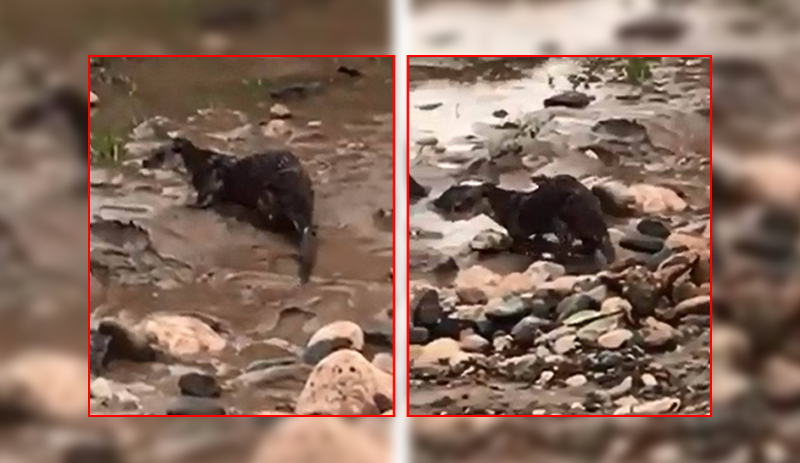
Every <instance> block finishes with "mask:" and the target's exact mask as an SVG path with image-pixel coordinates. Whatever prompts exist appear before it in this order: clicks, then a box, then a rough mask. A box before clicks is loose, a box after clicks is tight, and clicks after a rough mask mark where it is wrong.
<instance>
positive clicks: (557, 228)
mask: <svg viewBox="0 0 800 463" xmlns="http://www.w3.org/2000/svg"><path fill="white" fill-rule="evenodd" d="M553 229H554V232H555V234H556V238H558V248H557V250H556V255H557V257H558V259H559V260H562V259H566V258H568V257H569V255H570V252H571V251H572V242H573V241H574V237H573V236H572V233H571V232H570V230H569V226H567V224H566V223H565V222H563V221H561V220H559V219H555V220H553Z"/></svg>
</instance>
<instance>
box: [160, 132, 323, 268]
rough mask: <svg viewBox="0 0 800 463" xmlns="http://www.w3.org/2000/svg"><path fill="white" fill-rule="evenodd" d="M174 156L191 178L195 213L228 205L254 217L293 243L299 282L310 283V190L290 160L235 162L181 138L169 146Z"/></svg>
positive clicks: (273, 156) (269, 157) (276, 154)
mask: <svg viewBox="0 0 800 463" xmlns="http://www.w3.org/2000/svg"><path fill="white" fill-rule="evenodd" d="M173 150H174V151H175V152H177V153H180V155H181V157H182V158H183V162H184V164H185V165H186V169H187V170H188V171H189V173H190V174H191V182H192V186H194V188H195V190H196V191H197V204H196V205H197V207H210V206H212V205H215V204H220V203H232V204H238V205H240V206H243V207H245V208H247V209H248V210H251V211H255V212H256V213H257V216H258V219H259V221H260V222H261V224H263V225H265V226H267V227H268V228H270V229H272V230H275V231H279V232H284V233H287V234H288V235H289V236H291V237H292V238H293V239H294V240H295V241H296V242H297V244H298V246H299V251H300V259H299V261H300V280H301V282H302V283H306V282H308V280H309V278H310V276H311V271H312V269H313V267H314V264H315V263H316V255H317V237H316V227H315V226H314V224H313V216H314V189H313V187H312V184H311V178H310V177H309V175H308V172H306V170H305V168H304V167H303V164H302V163H301V162H300V160H299V159H298V158H297V157H296V156H295V155H294V154H292V153H291V152H289V151H286V150H272V151H266V152H263V153H258V154H254V155H251V156H247V157H245V158H241V159H237V158H234V157H232V156H227V155H224V154H220V153H216V152H214V151H211V150H204V149H201V148H198V147H197V146H195V145H194V144H192V142H190V141H189V140H186V139H184V138H176V139H174V140H173Z"/></svg>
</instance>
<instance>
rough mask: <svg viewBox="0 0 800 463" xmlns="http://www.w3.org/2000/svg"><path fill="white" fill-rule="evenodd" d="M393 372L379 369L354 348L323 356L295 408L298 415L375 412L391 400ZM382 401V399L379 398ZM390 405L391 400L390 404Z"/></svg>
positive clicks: (380, 411) (373, 413) (370, 413)
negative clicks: (391, 373)
mask: <svg viewBox="0 0 800 463" xmlns="http://www.w3.org/2000/svg"><path fill="white" fill-rule="evenodd" d="M393 386H394V384H393V380H392V375H390V374H388V373H386V372H384V371H382V370H379V369H378V368H376V367H375V366H373V365H372V364H371V363H369V362H368V361H367V359H365V358H364V356H363V355H361V354H360V353H358V352H356V351H353V350H340V351H337V352H334V353H333V354H331V355H329V356H327V357H325V359H323V360H322V361H321V362H320V363H319V364H317V366H316V367H315V368H314V370H313V371H312V372H311V375H310V376H309V378H308V381H306V384H305V387H304V388H303V391H302V392H301V393H300V397H299V398H298V399H297V407H296V410H295V412H296V413H297V414H298V415H312V414H314V415H377V414H379V413H382V412H383V411H385V410H383V409H382V407H386V406H387V404H386V403H385V401H388V402H393V401H394V387H393ZM380 401H384V402H380ZM389 405H391V404H389Z"/></svg>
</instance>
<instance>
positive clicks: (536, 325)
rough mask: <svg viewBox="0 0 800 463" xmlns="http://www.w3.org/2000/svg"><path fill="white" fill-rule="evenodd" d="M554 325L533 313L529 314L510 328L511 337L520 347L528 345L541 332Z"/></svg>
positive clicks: (530, 344) (531, 343)
mask: <svg viewBox="0 0 800 463" xmlns="http://www.w3.org/2000/svg"><path fill="white" fill-rule="evenodd" d="M553 327H554V323H553V322H551V321H550V320H545V319H542V318H539V317H536V316H533V315H529V316H527V317H525V318H523V319H522V320H520V321H519V323H517V324H516V325H514V328H512V329H511V337H512V338H513V339H514V342H515V343H516V344H517V345H519V346H521V347H530V346H532V345H533V343H534V342H535V341H536V339H537V338H538V337H539V336H541V335H542V333H543V332H545V331H549V330H551V329H552V328H553Z"/></svg>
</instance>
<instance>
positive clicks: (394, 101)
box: [86, 55, 397, 418]
mask: <svg viewBox="0 0 800 463" xmlns="http://www.w3.org/2000/svg"><path fill="white" fill-rule="evenodd" d="M92 58H392V207H393V211H394V210H395V209H396V208H397V194H396V193H395V188H396V185H397V180H396V173H397V172H396V168H395V164H396V160H397V157H396V154H397V111H396V110H397V58H396V56H395V55H88V56H87V58H86V73H87V75H86V88H87V102H86V105H87V118H88V120H89V122H88V127H89V128H88V131H87V134H86V137H87V139H88V140H89V141H90V142H91V139H90V136H91V133H92V127H91V125H92V117H91V101H90V100H91V93H89V92H91V90H92V84H91V77H92V66H91V62H92ZM91 149H92V148H91V143H89V151H88V153H87V156H88V158H87V165H91ZM87 168H88V167H87ZM87 179H89V175H87ZM86 188H87V191H86V193H87V198H88V199H87V205H88V209H87V211H91V179H89V180H87V183H86ZM392 216H393V217H394V214H392ZM91 220H92V218H91V213H89V214H87V219H86V231H87V233H86V241H87V257H86V259H87V281H88V283H87V291H86V292H87V294H88V298H87V300H88V301H89V302H88V304H87V311H88V317H87V333H86V337H87V360H88V359H89V356H90V355H91V352H90V351H91V338H90V330H91V281H92V279H91V265H90V260H91V248H92V244H91V232H89V228H90V226H91ZM396 231H397V226H396V223H395V226H393V227H392V388H393V389H392V391H393V394H394V396H395V397H396V396H397V391H396V389H397V378H396V376H395V371H396V370H397V361H396V358H395V354H396V351H395V349H396V346H395V344H396V341H397V339H396V336H397V332H396V329H397V315H396V313H397V303H396V297H397V292H396V291H397V284H396V281H395V278H396V275H397V271H396V270H397V269H396V262H395V259H396V244H397V241H396V239H397V233H396ZM87 379H88V387H87V391H86V394H87V400H88V402H87V409H88V410H87V413H88V417H89V418H104V417H145V418H146V417H169V416H189V417H192V416H206V417H208V416H222V417H228V416H230V417H243V416H244V417H257V416H264V415H92V413H91V407H92V404H91V384H92V383H91V380H92V379H91V372H89V373H88V378H87ZM396 412H397V405H396V404H395V403H394V401H393V402H392V414H391V415H359V416H369V417H383V418H391V417H394V416H396ZM270 416H276V415H270ZM281 416H319V415H281ZM327 416H344V415H327Z"/></svg>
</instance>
